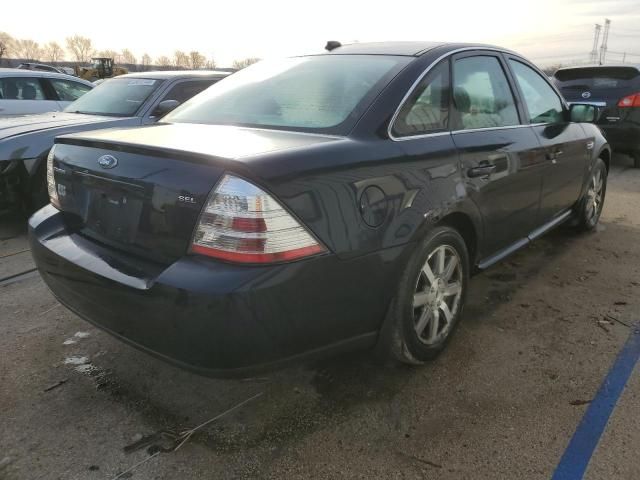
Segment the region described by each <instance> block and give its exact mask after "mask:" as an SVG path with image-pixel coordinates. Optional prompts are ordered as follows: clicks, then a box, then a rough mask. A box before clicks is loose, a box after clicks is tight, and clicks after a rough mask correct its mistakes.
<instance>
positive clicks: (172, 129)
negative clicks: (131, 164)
mask: <svg viewBox="0 0 640 480" xmlns="http://www.w3.org/2000/svg"><path fill="white" fill-rule="evenodd" d="M338 139H342V137H334V136H326V135H318V134H310V133H299V132H290V131H283V130H267V129H257V128H245V127H234V126H228V125H201V124H188V123H174V124H168V123H167V124H156V125H151V126H147V127H141V128H126V129H124V128H119V129H109V130H101V131H93V132H89V133H80V134H74V135H68V136H65V137H63V138H62V139H60V142H61V143H72V144H82V145H89V146H91V145H92V144H93V145H95V146H99V147H101V148H110V146H111V145H113V146H116V145H118V146H120V147H122V146H126V147H125V148H126V149H127V150H131V151H140V152H145V151H146V152H149V153H154V152H158V151H167V152H178V153H188V154H195V155H198V156H205V157H215V158H223V159H234V160H237V159H241V158H245V157H253V156H257V155H261V154H266V153H272V152H276V151H281V150H289V149H292V148H301V147H310V146H312V145H317V144H322V143H327V142H332V141H336V140H338Z"/></svg>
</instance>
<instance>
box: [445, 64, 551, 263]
mask: <svg viewBox="0 0 640 480" xmlns="http://www.w3.org/2000/svg"><path fill="white" fill-rule="evenodd" d="M452 72H453V92H454V93H453V97H454V107H455V108H454V110H453V113H454V115H453V124H454V131H453V140H454V142H455V144H456V146H457V148H458V151H459V154H460V161H461V164H462V170H463V172H464V174H465V175H466V180H465V181H466V184H467V191H468V192H469V195H470V196H471V198H472V199H473V200H474V202H475V203H476V205H477V206H478V208H479V210H480V212H481V214H482V217H483V221H484V235H483V237H484V239H485V241H484V244H483V245H482V246H481V248H482V250H483V251H482V252H481V254H482V255H483V256H485V257H489V256H491V255H493V254H495V253H497V252H499V251H501V250H503V249H505V248H506V247H508V246H509V245H512V244H515V243H516V242H519V241H520V240H522V239H524V238H525V237H526V236H527V235H528V234H529V233H530V232H531V230H533V229H534V228H535V219H536V215H537V213H538V207H539V203H540V186H541V182H542V167H543V164H542V163H541V162H540V160H539V158H540V155H539V149H540V144H539V142H538V139H537V138H536V134H535V133H534V131H533V129H532V128H531V127H530V126H529V125H528V124H522V122H521V120H520V117H521V115H522V112H521V111H520V110H519V108H518V106H517V103H516V100H515V98H516V97H515V96H514V91H513V86H512V85H511V83H510V81H509V79H508V76H507V74H506V68H505V65H504V61H503V59H502V56H501V55H500V54H499V53H495V52H486V53H478V52H471V53H465V54H460V55H457V56H455V57H454V61H453V69H452Z"/></svg>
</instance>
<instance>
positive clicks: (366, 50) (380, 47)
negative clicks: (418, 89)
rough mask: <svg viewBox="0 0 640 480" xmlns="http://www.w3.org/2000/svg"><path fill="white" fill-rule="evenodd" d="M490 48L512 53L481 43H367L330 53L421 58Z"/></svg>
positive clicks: (342, 46)
mask: <svg viewBox="0 0 640 480" xmlns="http://www.w3.org/2000/svg"><path fill="white" fill-rule="evenodd" d="M476 47H477V48H489V49H494V50H500V51H503V52H510V50H508V49H506V48H501V47H497V46H494V45H485V44H481V43H454V42H417V41H416V42H367V43H350V44H345V45H341V46H339V47H337V48H334V49H333V50H331V51H330V52H325V53H329V54H333V55H401V56H409V57H419V56H420V55H423V54H425V53H427V52H429V51H431V50H433V49H435V48H444V49H445V50H449V51H453V50H457V49H460V48H476Z"/></svg>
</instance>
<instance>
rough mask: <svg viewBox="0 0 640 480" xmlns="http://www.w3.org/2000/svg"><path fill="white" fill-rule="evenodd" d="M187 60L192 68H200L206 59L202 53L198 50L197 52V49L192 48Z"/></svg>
mask: <svg viewBox="0 0 640 480" xmlns="http://www.w3.org/2000/svg"><path fill="white" fill-rule="evenodd" d="M189 60H190V62H191V68H193V69H194V70H197V69H198V68H201V67H203V66H204V63H205V60H206V59H205V58H204V55H202V54H201V53H200V52H198V51H197V50H193V51H191V52H189Z"/></svg>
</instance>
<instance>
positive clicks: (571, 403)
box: [569, 400, 591, 407]
mask: <svg viewBox="0 0 640 480" xmlns="http://www.w3.org/2000/svg"><path fill="white" fill-rule="evenodd" d="M588 403H591V400H572V401H570V402H569V405H573V406H574V407H579V406H580V405H586V404H588Z"/></svg>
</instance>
